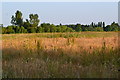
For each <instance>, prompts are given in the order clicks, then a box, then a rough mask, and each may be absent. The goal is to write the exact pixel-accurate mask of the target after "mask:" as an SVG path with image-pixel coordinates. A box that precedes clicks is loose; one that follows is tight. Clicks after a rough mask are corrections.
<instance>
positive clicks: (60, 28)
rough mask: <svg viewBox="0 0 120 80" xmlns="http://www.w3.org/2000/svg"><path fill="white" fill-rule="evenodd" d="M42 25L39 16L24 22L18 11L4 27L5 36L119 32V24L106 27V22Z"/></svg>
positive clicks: (34, 15)
mask: <svg viewBox="0 0 120 80" xmlns="http://www.w3.org/2000/svg"><path fill="white" fill-rule="evenodd" d="M39 23H40V19H39V16H38V14H29V19H26V20H25V21H23V17H22V12H21V11H19V10H17V11H16V12H15V15H12V17H11V24H12V25H9V26H7V27H3V25H1V27H2V33H3V34H11V33H43V32H81V31H119V29H120V26H119V25H118V23H115V22H113V23H111V25H105V22H98V23H94V22H91V24H90V25H83V24H79V23H77V24H69V25H62V24H61V23H60V24H59V25H54V24H50V23H41V24H40V25H39Z"/></svg>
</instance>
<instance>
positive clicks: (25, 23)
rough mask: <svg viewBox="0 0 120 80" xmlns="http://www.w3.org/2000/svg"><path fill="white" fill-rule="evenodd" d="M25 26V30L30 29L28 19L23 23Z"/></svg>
mask: <svg viewBox="0 0 120 80" xmlns="http://www.w3.org/2000/svg"><path fill="white" fill-rule="evenodd" d="M23 26H24V28H25V29H27V28H28V27H30V22H29V20H28V19H26V22H24V23H23Z"/></svg>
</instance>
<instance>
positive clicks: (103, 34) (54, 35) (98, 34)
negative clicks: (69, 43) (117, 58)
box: [2, 32, 118, 39]
mask: <svg viewBox="0 0 120 80" xmlns="http://www.w3.org/2000/svg"><path fill="white" fill-rule="evenodd" d="M116 34H118V33H117V32H79V33H78V32H74V33H73V32H72V33H31V34H30V33H29V34H17V35H16V34H10V35H9V34H3V37H2V39H15V38H20V37H22V38H59V37H61V38H70V37H75V38H81V37H84V38H94V37H111V36H116Z"/></svg>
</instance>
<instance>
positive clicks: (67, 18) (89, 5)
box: [2, 2, 118, 26]
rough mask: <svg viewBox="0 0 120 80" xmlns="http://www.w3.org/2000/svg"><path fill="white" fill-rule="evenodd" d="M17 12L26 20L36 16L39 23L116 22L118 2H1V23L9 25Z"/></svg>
mask: <svg viewBox="0 0 120 80" xmlns="http://www.w3.org/2000/svg"><path fill="white" fill-rule="evenodd" d="M17 10H20V11H21V12H22V13H23V18H24V20H25V19H28V18H29V14H31V13H33V14H38V15H39V19H40V23H43V22H45V23H51V24H56V25H57V24H60V23H62V24H76V23H80V24H90V23H91V22H95V23H97V22H99V21H104V22H105V23H106V24H111V23H112V22H113V21H115V22H118V2H2V23H3V24H4V26H7V25H11V23H10V20H11V16H12V15H14V14H15V12H16V11H17Z"/></svg>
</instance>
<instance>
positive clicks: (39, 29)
mask: <svg viewBox="0 0 120 80" xmlns="http://www.w3.org/2000/svg"><path fill="white" fill-rule="evenodd" d="M36 32H37V33H42V32H44V28H42V27H38V28H37V30H36Z"/></svg>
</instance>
